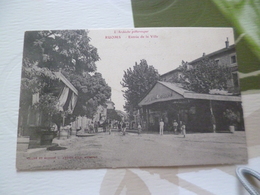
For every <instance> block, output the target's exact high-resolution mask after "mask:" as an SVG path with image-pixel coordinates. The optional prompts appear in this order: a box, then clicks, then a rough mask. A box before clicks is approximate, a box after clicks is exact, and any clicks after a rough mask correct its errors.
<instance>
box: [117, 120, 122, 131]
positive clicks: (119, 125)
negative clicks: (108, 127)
mask: <svg viewBox="0 0 260 195" xmlns="http://www.w3.org/2000/svg"><path fill="white" fill-rule="evenodd" d="M117 127H118V131H119V132H120V131H121V123H120V122H118V124H117Z"/></svg>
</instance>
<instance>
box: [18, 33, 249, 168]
mask: <svg viewBox="0 0 260 195" xmlns="http://www.w3.org/2000/svg"><path fill="white" fill-rule="evenodd" d="M237 58H238V57H237V55H236V49H235V41H234V32H233V29H232V28H134V29H87V30H42V31H27V32H25V34H24V49H23V60H22V62H21V69H22V71H21V91H20V104H19V118H18V127H17V153H16V154H17V155H16V168H17V170H18V171H32V170H54V169H55V170H57V169H60V170H62V169H96V168H128V167H129V168H135V167H174V166H190V165H223V164H226V165H227V164H245V163H247V159H248V155H247V145H246V136H245V127H244V118H243V108H242V100H241V94H240V84H239V76H238V66H239V65H238V64H239V61H238V59H237Z"/></svg>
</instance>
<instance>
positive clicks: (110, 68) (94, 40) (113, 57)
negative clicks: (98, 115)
mask: <svg viewBox="0 0 260 195" xmlns="http://www.w3.org/2000/svg"><path fill="white" fill-rule="evenodd" d="M89 37H90V38H91V41H90V44H92V45H93V46H95V47H96V48H97V50H98V54H99V56H100V58H101V60H100V61H98V62H96V65H97V71H98V72H100V73H101V74H102V76H103V78H104V79H105V80H106V82H107V83H108V85H109V86H110V87H111V89H112V96H111V100H112V101H113V102H114V103H115V107H116V109H117V110H122V111H124V109H123V105H124V104H125V99H124V97H123V92H122V90H123V88H122V86H121V84H120V82H121V81H122V78H123V74H124V71H125V70H127V69H128V68H130V67H133V66H134V65H135V62H137V63H139V62H140V60H141V59H145V60H146V61H147V63H148V65H153V66H154V68H155V69H157V70H158V72H159V74H164V73H166V72H169V71H171V70H173V69H175V68H177V67H178V66H179V65H180V64H181V62H182V60H184V61H188V62H190V61H192V60H195V59H197V58H199V57H201V56H202V55H203V53H206V54H209V53H211V52H214V51H217V50H219V49H222V48H224V47H225V41H226V40H227V38H228V40H229V44H230V45H231V44H234V35H233V29H232V28H136V29H106V30H101V29H96V30H89Z"/></svg>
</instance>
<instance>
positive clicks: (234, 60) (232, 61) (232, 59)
mask: <svg viewBox="0 0 260 195" xmlns="http://www.w3.org/2000/svg"><path fill="white" fill-rule="evenodd" d="M234 63H237V58H236V56H235V55H233V56H231V64H234Z"/></svg>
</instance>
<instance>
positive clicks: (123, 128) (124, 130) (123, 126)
mask: <svg viewBox="0 0 260 195" xmlns="http://www.w3.org/2000/svg"><path fill="white" fill-rule="evenodd" d="M122 131H123V135H125V132H126V123H125V122H123V125H122Z"/></svg>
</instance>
